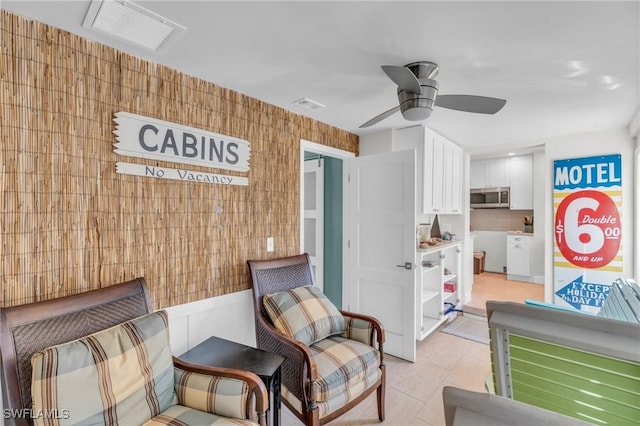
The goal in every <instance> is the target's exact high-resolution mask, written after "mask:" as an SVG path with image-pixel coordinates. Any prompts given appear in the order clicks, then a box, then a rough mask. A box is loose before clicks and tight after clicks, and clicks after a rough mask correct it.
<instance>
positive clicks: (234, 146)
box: [114, 111, 250, 184]
mask: <svg viewBox="0 0 640 426" xmlns="http://www.w3.org/2000/svg"><path fill="white" fill-rule="evenodd" d="M114 121H115V122H116V129H115V131H114V133H115V135H116V141H117V142H116V143H115V144H114V152H116V153H117V154H120V155H125V156H128V157H138V158H148V159H152V160H162V161H169V162H172V163H181V164H190V165H197V166H203V167H209V168H212V169H225V170H235V171H238V172H248V171H249V151H250V150H249V142H247V141H246V140H243V139H238V138H234V137H232V136H225V135H220V134H217V133H212V132H208V131H206V130H199V129H195V128H193V127H187V126H183V125H180V124H176V123H170V122H168V121H163V120H158V119H155V118H150V117H144V116H142V115H137V114H131V113H128V112H122V111H121V112H117V113H116V114H115V118H114ZM120 170H121V171H120V173H123V172H124V173H126V171H125V170H128V169H127V168H126V167H125V168H120ZM174 174H175V175H176V176H178V177H180V176H181V175H182V174H180V173H178V172H177V171H176V172H175V173H174ZM146 175H149V174H146ZM200 175H202V176H201V177H202V179H204V178H205V175H207V174H206V173H200ZM211 176H214V175H210V176H209V178H210V179H211V180H212V181H215V182H211V183H223V184H225V183H226V184H233V183H232V182H233V180H234V179H229V181H228V182H227V181H226V180H225V179H220V177H224V176H223V175H215V176H217V178H216V179H213V178H211ZM154 177H158V176H154ZM165 178H166V176H165ZM229 178H233V176H230V177H229ZM181 180H187V179H181ZM236 180H241V179H239V178H236ZM245 180H246V178H245ZM196 181H206V180H199V179H196Z"/></svg>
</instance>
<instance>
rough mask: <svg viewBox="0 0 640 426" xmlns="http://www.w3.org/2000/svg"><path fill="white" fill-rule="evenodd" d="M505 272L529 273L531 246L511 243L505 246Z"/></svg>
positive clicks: (527, 274) (510, 273)
mask: <svg viewBox="0 0 640 426" xmlns="http://www.w3.org/2000/svg"><path fill="white" fill-rule="evenodd" d="M507 274H509V275H523V276H530V275H531V246H530V245H529V244H522V243H513V244H509V245H508V246H507Z"/></svg>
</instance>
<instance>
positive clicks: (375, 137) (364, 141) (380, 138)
mask: <svg viewBox="0 0 640 426" xmlns="http://www.w3.org/2000/svg"><path fill="white" fill-rule="evenodd" d="M393 133H394V132H393V129H386V130H381V131H379V132H376V133H371V134H369V135H363V136H360V140H359V142H358V155H361V156H362V155H372V154H381V153H383V152H391V151H393Z"/></svg>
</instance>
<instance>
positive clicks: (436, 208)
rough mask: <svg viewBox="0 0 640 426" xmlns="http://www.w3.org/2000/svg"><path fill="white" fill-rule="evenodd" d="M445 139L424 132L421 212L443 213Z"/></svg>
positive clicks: (432, 133)
mask: <svg viewBox="0 0 640 426" xmlns="http://www.w3.org/2000/svg"><path fill="white" fill-rule="evenodd" d="M444 151H445V139H444V138H443V137H442V136H440V135H438V134H437V133H435V132H432V131H430V130H428V131H427V132H425V143H424V152H425V157H424V158H425V160H424V193H423V197H424V198H423V201H424V204H423V213H425V214H432V213H435V214H438V213H440V214H442V213H444V210H445V206H444V194H445V188H444V182H445V178H444V164H445V154H444Z"/></svg>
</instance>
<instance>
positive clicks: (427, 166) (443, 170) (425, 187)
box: [393, 126, 463, 214]
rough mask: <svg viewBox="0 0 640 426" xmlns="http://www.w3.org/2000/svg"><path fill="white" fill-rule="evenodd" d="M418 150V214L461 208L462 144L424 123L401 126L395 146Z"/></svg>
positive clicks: (454, 210) (394, 147) (458, 211)
mask: <svg viewBox="0 0 640 426" xmlns="http://www.w3.org/2000/svg"><path fill="white" fill-rule="evenodd" d="M406 149H415V150H416V159H417V164H416V179H417V182H416V191H417V205H418V210H417V212H416V213H418V214H460V213H461V212H462V209H461V206H462V173H463V151H462V148H461V147H460V146H458V145H456V144H455V143H453V142H451V141H450V140H448V139H447V138H445V137H444V136H442V135H439V134H438V133H436V132H434V131H433V130H431V129H429V128H428V127H425V126H413V127H407V128H404V129H398V130H397V131H396V133H395V136H394V143H393V150H394V151H402V150H406Z"/></svg>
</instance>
